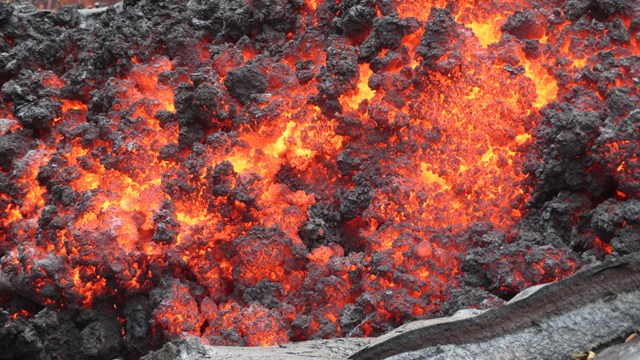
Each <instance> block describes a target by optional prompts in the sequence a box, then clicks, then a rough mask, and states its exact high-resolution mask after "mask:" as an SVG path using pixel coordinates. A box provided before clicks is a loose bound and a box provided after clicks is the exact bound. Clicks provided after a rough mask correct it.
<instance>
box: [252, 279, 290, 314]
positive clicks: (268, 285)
mask: <svg viewBox="0 0 640 360" xmlns="http://www.w3.org/2000/svg"><path fill="white" fill-rule="evenodd" d="M282 295H283V289H282V285H281V284H279V283H276V282H273V281H269V280H263V281H260V282H259V283H257V284H256V285H254V286H251V287H248V288H246V289H245V290H244V291H243V293H242V299H243V300H244V301H245V302H246V303H248V304H249V303H258V304H260V305H262V306H264V307H266V308H267V309H276V308H278V307H279V306H280V305H281V304H280V300H279V298H281V297H282Z"/></svg>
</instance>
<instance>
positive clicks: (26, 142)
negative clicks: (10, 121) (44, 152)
mask: <svg viewBox="0 0 640 360" xmlns="http://www.w3.org/2000/svg"><path fill="white" fill-rule="evenodd" d="M33 146H34V145H33V140H31V139H30V138H28V137H26V136H24V135H22V134H20V133H7V134H4V135H3V136H2V137H0V169H2V170H4V171H11V170H12V169H13V167H14V164H15V162H16V161H17V160H18V159H19V158H21V157H22V156H24V155H25V154H26V153H27V152H28V151H29V150H31V148H32V147H33Z"/></svg>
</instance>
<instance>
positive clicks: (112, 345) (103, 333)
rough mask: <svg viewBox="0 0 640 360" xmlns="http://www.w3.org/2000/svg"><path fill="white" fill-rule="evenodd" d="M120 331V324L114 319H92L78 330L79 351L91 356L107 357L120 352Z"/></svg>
mask: <svg viewBox="0 0 640 360" xmlns="http://www.w3.org/2000/svg"><path fill="white" fill-rule="evenodd" d="M114 321H115V323H114ZM120 332H121V329H120V325H119V324H118V323H117V321H116V320H115V319H113V320H112V321H94V322H92V323H90V324H89V325H87V327H85V328H84V329H83V330H82V331H81V332H80V339H81V343H82V345H81V347H80V351H82V353H83V354H85V355H86V356H89V357H92V358H102V359H104V358H109V357H110V356H112V355H113V354H117V353H119V352H120V347H121V346H122V345H121V340H120V339H121V338H120Z"/></svg>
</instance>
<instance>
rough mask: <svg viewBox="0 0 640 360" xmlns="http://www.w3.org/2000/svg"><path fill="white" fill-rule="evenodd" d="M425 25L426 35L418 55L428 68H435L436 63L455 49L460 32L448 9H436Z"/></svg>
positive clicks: (421, 39)
mask: <svg viewBox="0 0 640 360" xmlns="http://www.w3.org/2000/svg"><path fill="white" fill-rule="evenodd" d="M434 10H435V11H432V12H431V14H430V15H429V20H428V21H427V23H426V24H425V29H424V34H423V35H422V38H420V44H419V45H418V48H417V49H416V53H417V54H419V55H420V56H422V58H423V59H424V62H425V64H426V66H427V67H429V68H435V66H436V63H435V61H436V60H438V59H440V58H441V57H442V56H443V55H445V54H446V53H448V52H450V51H452V50H453V49H454V46H453V44H454V42H455V40H456V39H457V35H458V30H457V29H456V21H455V19H454V18H453V16H452V15H451V12H450V11H449V10H448V9H434Z"/></svg>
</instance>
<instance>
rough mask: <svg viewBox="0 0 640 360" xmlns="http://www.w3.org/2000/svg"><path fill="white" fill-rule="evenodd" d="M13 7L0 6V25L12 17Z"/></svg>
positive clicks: (8, 5) (2, 4) (4, 4)
mask: <svg viewBox="0 0 640 360" xmlns="http://www.w3.org/2000/svg"><path fill="white" fill-rule="evenodd" d="M13 11H14V7H13V6H12V5H11V4H7V3H1V4H0V24H5V23H6V22H7V21H8V20H9V19H10V18H11V15H13Z"/></svg>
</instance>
